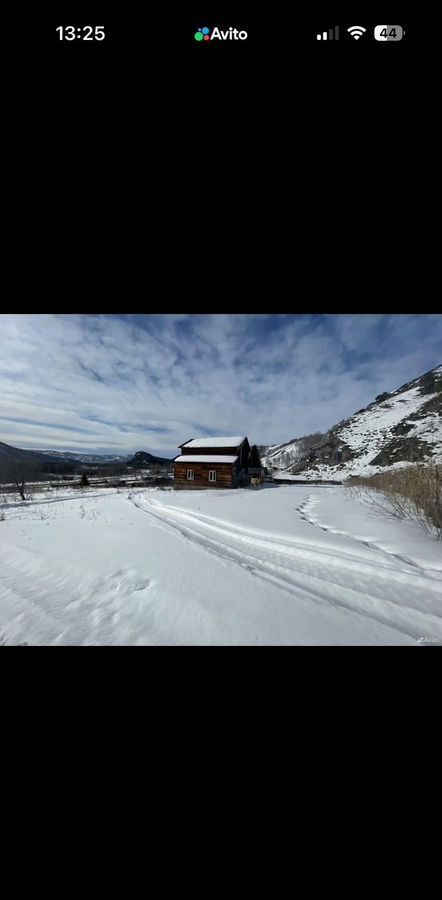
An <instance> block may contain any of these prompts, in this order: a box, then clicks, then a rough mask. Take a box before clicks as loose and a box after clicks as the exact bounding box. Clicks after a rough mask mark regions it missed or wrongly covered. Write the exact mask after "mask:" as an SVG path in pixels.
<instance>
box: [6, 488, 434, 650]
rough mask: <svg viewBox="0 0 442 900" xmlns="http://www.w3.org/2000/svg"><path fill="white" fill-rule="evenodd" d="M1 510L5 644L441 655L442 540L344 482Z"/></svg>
mask: <svg viewBox="0 0 442 900" xmlns="http://www.w3.org/2000/svg"><path fill="white" fill-rule="evenodd" d="M1 511H2V510H1V508H0V513H1ZM3 511H4V514H5V520H4V521H0V644H4V645H13V644H30V645H32V644H37V645H49V644H50V645H66V644H71V645H72V644H73V645H80V644H83V645H109V644H120V645H121V644H125V645H136V644H138V645H142V644H167V645H174V644H186V645H190V644H227V645H232V644H235V645H238V644H248V645H259V644H272V645H274V644H292V645H296V644H332V645H342V644H361V645H379V644H383V645H391V644H412V645H415V646H421V647H422V646H426V645H429V644H431V643H433V644H434V643H439V644H441V645H442V547H441V544H440V543H438V542H437V541H435V540H432V539H431V538H429V537H428V536H427V535H425V534H424V532H422V531H421V530H420V529H419V528H418V526H417V525H414V524H413V523H411V522H399V521H397V520H389V519H385V518H380V517H377V516H374V515H373V513H372V512H370V510H369V509H368V507H366V506H364V504H363V503H361V502H359V501H358V500H355V499H349V498H348V497H347V495H346V492H345V490H344V488H342V487H329V486H326V487H324V486H321V487H319V486H316V487H315V486H313V485H302V486H301V485H296V486H295V485H293V486H290V485H279V486H278V485H276V484H266V485H264V486H263V487H262V488H261V489H258V490H253V489H242V490H219V491H211V490H207V491H174V490H158V489H154V488H151V489H146V490H134V491H133V492H129V491H128V490H127V489H125V490H122V491H121V490H120V491H116V490H101V491H98V490H95V491H94V489H93V488H91V489H89V490H85V491H84V492H79V491H78V490H77V491H70V492H69V491H57V493H56V494H55V493H54V496H53V497H50V496H48V495H40V496H37V497H36V498H34V499H33V500H32V501H30V502H28V503H20V504H19V503H12V504H7V505H6V506H4V507H3Z"/></svg>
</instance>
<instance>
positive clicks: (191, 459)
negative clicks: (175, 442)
mask: <svg viewBox="0 0 442 900" xmlns="http://www.w3.org/2000/svg"><path fill="white" fill-rule="evenodd" d="M237 459H238V457H237V456H212V455H210V456H206V455H205V454H204V453H200V454H198V455H197V456H192V455H191V454H190V453H189V454H187V453H186V454H185V455H184V456H177V457H176V459H174V462H176V463H177V462H185V463H199V462H200V463H234V462H236V460H237Z"/></svg>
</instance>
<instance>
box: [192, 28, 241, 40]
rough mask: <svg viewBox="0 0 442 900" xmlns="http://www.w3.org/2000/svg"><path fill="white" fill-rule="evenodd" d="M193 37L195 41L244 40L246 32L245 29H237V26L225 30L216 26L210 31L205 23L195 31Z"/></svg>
mask: <svg viewBox="0 0 442 900" xmlns="http://www.w3.org/2000/svg"><path fill="white" fill-rule="evenodd" d="M194 38H195V40H196V41H245V40H247V38H248V34H247V31H238V29H237V28H228V29H227V31H222V30H221V28H216V27H215V28H213V29H212V33H210V28H207V25H205V26H204V27H203V28H198V31H195V34H194Z"/></svg>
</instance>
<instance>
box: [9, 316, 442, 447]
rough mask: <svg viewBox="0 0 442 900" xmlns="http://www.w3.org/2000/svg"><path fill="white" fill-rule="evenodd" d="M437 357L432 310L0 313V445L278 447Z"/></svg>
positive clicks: (440, 322) (441, 342)
mask: <svg viewBox="0 0 442 900" xmlns="http://www.w3.org/2000/svg"><path fill="white" fill-rule="evenodd" d="M441 362H442V316H439V315H402V316H401V315H397V314H396V315H357V314H352V315H344V314H342V315H299V316H298V315H276V316H273V315H250V314H249V315H247V314H245V315H207V316H206V315H199V314H198V315H197V314H189V315H188V314H182V315H152V316H148V315H146V316H142V315H120V316H116V315H43V314H34V315H31V314H25V315H1V316H0V441H3V442H5V443H7V444H12V445H14V446H17V447H23V448H25V449H29V448H41V449H58V450H62V449H64V450H71V451H83V452H98V453H119V454H126V453H131V452H132V451H137V450H148V451H150V452H152V453H156V454H160V455H163V456H168V457H172V456H175V455H176V454H177V453H178V448H177V445H178V444H181V443H182V442H183V441H186V440H189V439H190V438H192V437H203V436H204V437H205V436H206V435H222V434H226V435H232V434H234V435H236V434H246V435H247V436H248V438H249V441H250V443H258V444H278V443H282V442H284V441H288V440H290V439H292V438H295V437H301V436H302V435H304V434H309V433H311V432H314V431H325V430H326V429H327V428H329V427H330V426H331V425H334V424H335V423H336V422H338V421H340V420H341V419H344V418H346V417H347V416H350V415H352V413H354V412H355V411H356V410H357V409H360V408H361V407H363V406H366V405H367V404H368V403H370V402H371V401H372V400H373V399H374V398H375V396H376V395H377V394H379V393H381V392H383V391H390V390H395V389H396V388H397V387H399V386H400V385H401V384H403V383H405V382H406V381H410V380H411V379H413V378H416V377H417V376H418V375H421V374H422V373H423V372H426V371H428V370H429V369H431V368H433V367H434V366H436V365H440V364H441Z"/></svg>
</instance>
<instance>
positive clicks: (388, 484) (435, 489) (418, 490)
mask: <svg viewBox="0 0 442 900" xmlns="http://www.w3.org/2000/svg"><path fill="white" fill-rule="evenodd" d="M345 490H346V494H347V496H348V497H349V498H350V499H364V500H365V502H367V503H368V504H369V506H370V507H371V508H372V509H373V510H374V511H375V512H378V513H381V514H383V515H387V516H390V517H393V518H397V519H410V520H411V521H412V522H417V524H418V525H420V527H421V528H423V530H424V531H425V532H426V534H430V535H434V536H436V537H437V539H438V540H442V467H441V466H437V465H430V466H407V467H404V468H403V469H396V470H390V471H388V472H380V473H378V474H377V475H371V476H370V477H367V478H364V477H362V476H361V477H358V478H352V480H351V482H347V483H346V485H345Z"/></svg>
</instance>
